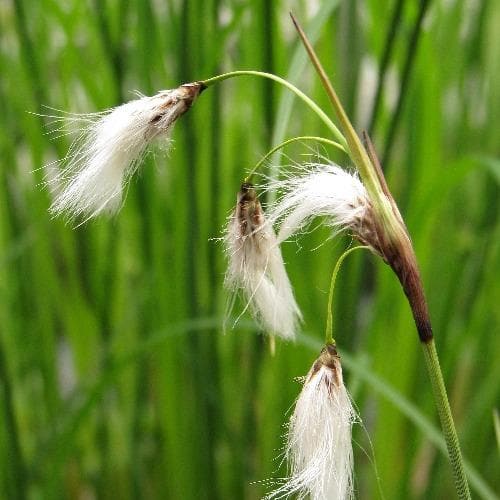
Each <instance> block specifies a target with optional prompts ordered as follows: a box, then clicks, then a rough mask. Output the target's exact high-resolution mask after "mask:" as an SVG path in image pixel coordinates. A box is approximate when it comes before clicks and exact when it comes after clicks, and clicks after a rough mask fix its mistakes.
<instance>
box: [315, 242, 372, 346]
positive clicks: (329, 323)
mask: <svg viewBox="0 0 500 500" xmlns="http://www.w3.org/2000/svg"><path fill="white" fill-rule="evenodd" d="M362 249H370V247H369V246H366V245H359V246H357V247H352V248H349V249H348V250H346V251H345V252H344V253H343V254H342V255H341V256H340V257H339V259H338V260H337V263H336V264H335V267H334V269H333V273H332V280H331V281H330V293H329V294H328V310H327V311H326V331H325V344H326V345H328V344H335V339H334V338H333V314H332V303H333V290H334V288H335V281H336V280H337V274H338V273H339V270H340V266H341V265H342V262H344V259H345V258H346V257H347V256H348V255H350V254H351V253H352V252H354V250H362Z"/></svg>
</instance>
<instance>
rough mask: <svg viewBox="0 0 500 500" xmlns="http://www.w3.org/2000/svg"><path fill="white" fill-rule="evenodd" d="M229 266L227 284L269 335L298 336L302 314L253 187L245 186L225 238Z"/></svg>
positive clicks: (239, 195)
mask: <svg viewBox="0 0 500 500" xmlns="http://www.w3.org/2000/svg"><path fill="white" fill-rule="evenodd" d="M225 244H226V253H227V256H228V260H229V266H228V270H227V273H226V280H225V284H226V286H227V288H229V289H230V290H231V291H233V292H237V291H240V290H241V291H242V292H243V295H244V297H245V299H246V300H247V306H249V307H250V309H251V311H252V312H253V314H254V316H255V317H256V318H257V320H258V321H259V322H260V323H261V325H262V327H263V328H264V329H265V330H267V331H268V332H269V333H272V334H276V335H279V336H281V337H283V338H286V339H292V338H294V337H295V330H296V328H297V323H298V322H299V321H300V319H301V314H300V311H299V308H298V306H297V303H296V302H295V298H294V295H293V291H292V286H291V284H290V281H289V279H288V276H287V274H286V270H285V266H284V263H283V257H282V256H281V251H280V248H279V245H278V243H277V241H276V235H275V233H274V231H273V229H272V227H271V225H270V224H269V223H267V222H266V220H265V217H264V213H263V211H262V207H261V205H260V202H259V200H258V199H257V196H256V193H255V189H254V188H253V186H252V185H251V184H243V185H242V187H241V191H240V192H239V193H238V202H237V205H236V209H235V211H234V213H233V215H232V217H231V220H230V222H229V224H228V227H227V234H226V237H225Z"/></svg>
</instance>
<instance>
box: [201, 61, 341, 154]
mask: <svg viewBox="0 0 500 500" xmlns="http://www.w3.org/2000/svg"><path fill="white" fill-rule="evenodd" d="M239 76H257V77H261V78H268V79H269V80H273V81H275V82H277V83H280V84H281V85H283V86H284V87H286V88H287V89H288V90H290V91H292V92H293V93H294V94H295V95H296V96H297V97H299V98H300V99H301V100H302V101H304V102H305V103H306V104H307V105H308V106H309V108H311V110H312V111H314V113H316V114H317V115H318V117H319V118H320V119H321V120H322V121H323V123H324V124H325V125H326V126H327V127H328V129H329V130H330V131H331V132H332V134H333V135H334V137H335V138H336V139H337V140H338V141H339V143H340V144H341V145H342V147H343V148H344V149H345V150H347V142H346V139H345V137H344V136H343V135H342V133H341V132H340V130H339V129H338V128H337V127H336V126H335V124H334V123H333V122H332V120H331V119H330V118H329V117H328V115H327V114H326V113H325V112H324V111H323V110H322V109H321V108H320V107H319V106H318V105H317V104H316V103H315V102H314V101H313V100H312V99H311V98H310V97H308V96H307V95H306V94H304V92H302V91H301V90H299V89H298V88H297V87H295V85H292V84H291V83H290V82H289V81H288V80H285V79H284V78H281V77H279V76H277V75H273V74H272V73H265V72H263V71H251V70H242V71H231V72H229V73H223V74H222V75H217V76H214V77H212V78H208V79H207V80H203V81H200V82H199V83H201V84H203V85H204V86H205V87H210V86H212V85H214V84H216V83H219V82H222V81H224V80H229V79H230V78H236V77H239Z"/></svg>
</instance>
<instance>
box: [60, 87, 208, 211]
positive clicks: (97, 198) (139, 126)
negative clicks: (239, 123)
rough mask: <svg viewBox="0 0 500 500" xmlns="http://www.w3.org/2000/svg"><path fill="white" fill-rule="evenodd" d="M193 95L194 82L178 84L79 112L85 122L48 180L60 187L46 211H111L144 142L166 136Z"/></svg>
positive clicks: (197, 90)
mask: <svg viewBox="0 0 500 500" xmlns="http://www.w3.org/2000/svg"><path fill="white" fill-rule="evenodd" d="M198 93H199V86H198V87H196V84H190V85H183V86H181V87H179V88H178V89H174V90H164V91H161V92H159V93H158V94H156V95H155V96H152V97H141V98H140V99H136V100H134V101H131V102H128V103H126V104H123V105H121V106H118V107H116V108H112V109H110V110H108V111H105V112H103V113H96V114H95V115H83V116H82V121H84V122H88V121H89V120H90V121H91V123H90V125H87V126H86V127H85V129H84V130H83V132H82V134H81V136H80V138H79V139H78V140H77V141H75V143H74V144H73V145H72V147H71V150H70V152H69V154H68V156H67V157H66V159H65V160H63V161H65V162H66V163H67V165H66V168H65V170H63V171H62V172H61V174H60V175H58V176H57V177H56V178H55V179H54V180H53V181H52V182H53V183H57V184H62V185H63V188H62V190H61V191H60V192H59V193H58V194H57V195H56V197H55V199H54V202H53V203H52V206H51V207H50V210H51V212H52V213H53V214H55V215H60V214H66V215H67V216H69V217H70V218H74V217H77V216H86V217H87V218H91V217H94V216H96V215H98V214H100V213H102V212H111V213H112V212H116V211H117V210H118V209H119V208H120V206H121V203H122V197H123V190H124V186H125V184H126V182H127V180H128V179H129V178H130V177H131V175H132V174H133V173H134V172H135V170H136V168H137V166H138V163H139V161H140V160H141V158H142V156H143V154H144V152H145V150H146V147H147V146H148V144H149V143H150V142H151V141H152V140H153V139H155V138H156V137H158V136H160V135H164V136H165V135H168V133H169V132H170V129H171V127H172V125H173V124H174V123H175V121H176V120H177V118H179V116H181V115H182V114H183V113H184V112H185V111H187V109H188V108H189V106H190V105H191V102H192V101H193V99H194V98H195V97H196V95H198ZM92 118H94V120H92ZM71 121H73V122H74V121H76V119H75V118H74V117H73V118H72V119H71ZM56 187H57V186H56Z"/></svg>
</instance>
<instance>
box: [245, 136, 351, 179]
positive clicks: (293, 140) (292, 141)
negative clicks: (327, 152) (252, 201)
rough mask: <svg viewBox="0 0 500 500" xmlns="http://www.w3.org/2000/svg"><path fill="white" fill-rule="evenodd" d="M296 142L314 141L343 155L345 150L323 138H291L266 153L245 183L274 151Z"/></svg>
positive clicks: (336, 143) (340, 145)
mask: <svg viewBox="0 0 500 500" xmlns="http://www.w3.org/2000/svg"><path fill="white" fill-rule="evenodd" d="M298 141H302V142H304V141H314V142H319V143H321V144H327V145H328V146H333V147H334V148H337V149H339V150H340V151H342V152H343V153H345V152H346V151H345V149H344V147H343V146H342V144H339V143H338V142H335V141H331V140H330V139H325V138H324V137H316V136H311V135H302V136H299V137H292V138H291V139H287V140H286V141H283V142H282V143H280V144H278V145H277V146H275V147H274V148H273V149H271V150H270V151H269V152H268V153H266V154H265V155H264V156H263V157H262V158H261V159H260V160H259V161H258V162H257V164H256V165H255V167H254V168H253V169H252V170H251V171H250V173H249V174H248V175H247V176H246V177H245V182H251V179H252V176H253V175H254V174H255V173H256V172H257V171H258V170H259V168H260V167H261V166H262V165H263V164H264V163H265V161H266V160H267V159H268V158H269V157H271V156H272V155H273V154H274V153H276V151H279V150H280V149H282V148H284V147H285V146H288V145H289V144H292V143H294V142H298Z"/></svg>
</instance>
